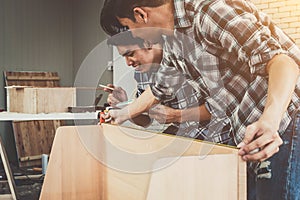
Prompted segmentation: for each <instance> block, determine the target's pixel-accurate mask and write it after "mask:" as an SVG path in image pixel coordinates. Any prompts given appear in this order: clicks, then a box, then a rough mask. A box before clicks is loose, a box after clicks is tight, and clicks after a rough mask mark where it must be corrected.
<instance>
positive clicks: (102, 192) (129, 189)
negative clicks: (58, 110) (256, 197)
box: [40, 124, 246, 200]
mask: <svg viewBox="0 0 300 200" xmlns="http://www.w3.org/2000/svg"><path fill="white" fill-rule="evenodd" d="M189 158H191V160H189V161H188V162H189V164H188V165H185V164H183V163H184V162H182V161H186V160H185V159H189ZM196 158H197V159H196ZM181 159H183V160H181ZM216 159H220V160H217V161H216V162H213V161H212V160H216ZM166 161H167V162H166ZM191 162H194V163H191ZM198 162H199V163H198ZM200 162H201V163H203V162H205V165H203V166H205V167H204V168H205V170H206V172H207V173H208V174H210V175H209V176H205V177H209V178H210V179H211V180H210V181H211V184H214V183H215V182H216V181H217V182H219V181H220V180H219V179H222V177H220V176H221V175H222V174H223V173H224V174H223V175H224V176H225V177H226V179H224V180H226V181H225V182H226V184H229V186H228V185H226V186H224V187H225V189H228V188H229V189H230V191H227V193H228V194H229V193H231V194H232V195H230V196H228V198H226V197H225V198H222V199H223V200H226V199H228V200H229V199H230V200H234V199H236V200H244V199H246V189H245V188H246V164H245V162H243V161H241V159H240V158H239V156H238V154H237V149H235V148H230V147H226V146H219V145H215V144H210V143H205V142H200V141H195V140H190V139H186V138H180V137H173V136H169V135H162V134H156V133H150V132H146V131H141V130H136V129H131V128H124V127H119V126H113V125H108V124H103V125H101V126H78V127H60V128H59V129H58V130H57V133H56V136H55V140H54V143H53V148H52V151H51V154H50V160H49V165H48V169H47V172H46V176H45V180H44V184H43V188H42V191H41V196H40V199H41V200H48V199H49V200H51V199H56V200H60V199H61V200H62V199H92V200H96V199H105V200H118V199H130V200H135V199H136V200H141V199H147V198H148V199H156V198H158V199H164V198H163V197H164V196H162V197H161V198H160V197H159V196H158V197H157V196H153V194H154V193H156V192H155V191H156V190H157V188H155V187H153V184H157V183H156V182H157V180H158V181H161V180H160V178H161V177H162V175H161V173H164V174H165V175H167V176H166V177H167V179H168V180H167V179H163V181H164V182H168V181H171V182H174V183H178V181H181V179H180V178H179V177H178V176H174V175H173V173H178V174H179V173H180V174H184V175H186V177H190V176H195V177H201V176H202V175H203V173H202V172H201V171H200V170H195V169H196V168H197V166H199V165H200ZM211 162H212V163H211ZM157 163H159V164H160V165H158V164H157ZM176 163H179V165H178V164H176ZM220 163H222V165H220ZM215 164H217V165H218V167H219V168H220V166H224V169H223V173H216V174H214V173H213V172H214V170H215V169H216V167H215V168H213V167H212V166H210V165H215ZM231 167H232V168H231ZM162 169H163V170H162ZM210 169H213V170H212V171H211V170H210ZM165 170H166V171H165ZM192 170H193V171H192ZM227 170H228V171H227ZM169 173H171V174H172V175H171V176H168V174H169ZM215 175H218V177H216V176H215ZM205 177H204V176H203V177H202V178H205ZM177 178H178V179H177ZM181 178H183V176H182V177H181ZM190 180H192V181H194V179H193V178H191V179H190ZM205 181H208V180H205V179H203V182H205ZM192 183H193V182H191V183H189V184H188V183H187V184H188V185H191V184H192ZM224 184H225V183H224ZM160 185H161V184H160ZM215 185H216V186H218V184H215ZM162 187H167V186H166V185H165V186H162ZM175 189H176V190H175ZM181 189H183V188H179V187H177V188H173V190H175V191H176V192H178V193H179V194H182V195H181V197H183V198H182V199H187V198H185V197H190V196H189V195H192V194H188V195H187V194H186V195H187V196H185V193H184V191H183V190H181ZM199 189H200V188H199ZM200 190H201V189H200ZM216 190H217V191H221V189H220V190H219V188H216V187H214V188H213V191H216ZM201 191H202V190H201ZM153 192H154V193H153ZM203 192H204V191H203ZM227 193H226V194H227ZM197 194H198V193H196V194H195V195H196V196H193V195H192V196H191V197H195V199H200V197H199V196H197ZM166 195H169V194H166ZM152 197H153V198H152ZM212 197H213V196H212ZM191 199H193V198H191ZM212 199H214V198H210V200H212ZM218 200H219V199H218Z"/></svg>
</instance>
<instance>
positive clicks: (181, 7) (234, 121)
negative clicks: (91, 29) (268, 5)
mask: <svg viewBox="0 0 300 200" xmlns="http://www.w3.org/2000/svg"><path fill="white" fill-rule="evenodd" d="M108 10H109V11H110V13H109V12H107V11H108ZM101 24H102V27H103V29H104V30H105V31H106V32H107V33H109V34H114V33H116V32H117V30H118V29H119V28H118V27H120V25H121V26H123V27H129V29H131V30H132V32H133V33H134V35H135V36H139V37H142V38H143V39H145V40H148V41H149V42H151V43H156V42H159V41H161V40H162V41H163V45H164V56H163V61H162V64H163V66H164V67H162V68H160V70H159V72H158V73H157V76H156V80H155V84H153V86H152V87H151V90H149V91H147V90H146V91H145V92H144V95H145V97H141V98H139V99H140V102H135V103H136V105H137V104H139V103H144V102H142V100H143V99H144V100H145V99H147V100H148V102H150V103H149V104H148V105H146V106H145V105H143V106H136V107H135V105H131V106H129V107H128V108H127V110H121V111H118V112H115V111H113V112H111V113H110V114H111V116H112V117H113V118H114V121H115V123H119V122H121V121H123V120H124V119H126V118H130V117H132V116H134V115H135V114H137V113H139V112H141V111H142V110H143V108H144V107H149V105H150V104H151V102H152V103H155V102H157V101H161V100H162V99H168V98H172V96H173V94H172V93H173V91H175V89H176V88H177V87H178V86H177V84H176V81H172V79H173V80H174V79H177V80H178V81H177V83H178V84H180V83H182V81H181V79H180V77H185V78H186V79H188V80H189V82H190V84H192V85H193V86H194V87H195V88H198V91H199V92H200V91H202V92H204V93H205V94H206V96H205V98H206V102H207V106H206V108H207V109H208V111H209V112H210V113H211V115H212V119H214V120H213V121H214V122H213V123H212V124H211V127H213V128H212V129H211V131H210V132H209V133H208V134H209V138H210V139H211V140H212V141H215V142H221V141H222V139H221V138H220V137H219V136H218V133H217V132H216V131H215V130H214V127H218V125H217V124H218V123H220V122H221V121H222V120H223V119H226V118H229V119H230V123H231V127H232V129H233V131H232V137H233V139H234V144H235V145H237V146H238V147H240V148H241V149H240V151H239V154H240V155H241V156H242V158H243V159H244V160H246V161H255V162H256V163H257V161H258V164H256V165H254V164H253V163H250V164H249V170H248V199H280V200H282V199H286V200H287V199H300V191H299V190H298V188H299V187H300V155H299V154H300V141H299V134H300V132H299V131H300V129H299V127H298V126H299V125H300V114H299V112H298V108H299V103H300V99H299V96H298V94H299V86H300V85H299V83H300V82H299V65H300V50H299V48H298V47H297V46H296V45H295V44H294V43H293V42H292V40H291V39H290V38H289V37H288V36H287V35H285V34H284V33H283V31H282V30H281V29H279V28H278V27H277V26H276V25H275V24H274V23H273V22H272V21H271V20H270V19H269V18H268V16H266V15H265V14H263V13H261V12H259V11H258V10H257V8H256V7H255V6H254V5H253V4H252V3H251V2H249V1H245V0H228V1H225V0H140V1H134V0H131V1H127V0H107V1H106V2H105V4H104V8H103V10H102V16H101ZM150 27H151V29H150ZM153 27H154V28H157V29H154V28H153ZM138 28H149V29H148V31H147V29H144V30H137V29H138ZM149 30H151V31H149ZM170 74H171V75H170ZM174 77H175V78H174ZM176 77H177V78H176ZM142 96H143V95H142ZM150 97H151V98H152V101H149V99H150ZM128 110H130V112H128ZM129 113H130V114H129ZM120 116H121V117H120ZM217 130H218V129H217ZM259 162H260V163H259Z"/></svg>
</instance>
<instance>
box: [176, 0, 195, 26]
mask: <svg viewBox="0 0 300 200" xmlns="http://www.w3.org/2000/svg"><path fill="white" fill-rule="evenodd" d="M187 1H188V0H174V25H175V28H187V27H190V26H192V22H191V21H190V19H189V15H188V14H187V12H186V8H185V5H186V3H188V2H187ZM189 4H190V3H189Z"/></svg>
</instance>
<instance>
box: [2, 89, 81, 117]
mask: <svg viewBox="0 0 300 200" xmlns="http://www.w3.org/2000/svg"><path fill="white" fill-rule="evenodd" d="M72 106H76V89H75V88H72V87H56V88H37V87H20V86H11V87H7V110H8V112H20V113H30V114H37V113H53V112H68V107H72Z"/></svg>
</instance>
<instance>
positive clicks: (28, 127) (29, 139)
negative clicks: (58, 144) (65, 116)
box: [13, 120, 62, 167]
mask: <svg viewBox="0 0 300 200" xmlns="http://www.w3.org/2000/svg"><path fill="white" fill-rule="evenodd" d="M61 125H62V122H60V121H57V120H54V121H27V122H24V121H22V122H14V123H13V129H14V132H15V140H16V142H18V143H17V144H16V149H17V152H18V158H19V164H20V166H22V167H25V166H26V167H27V166H37V165H40V164H41V160H25V161H22V160H20V158H24V157H30V156H37V155H42V154H50V151H51V146H52V142H53V139H54V135H55V131H56V129H57V128H58V127H59V126H61Z"/></svg>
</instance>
